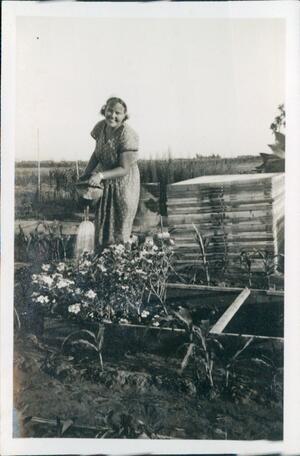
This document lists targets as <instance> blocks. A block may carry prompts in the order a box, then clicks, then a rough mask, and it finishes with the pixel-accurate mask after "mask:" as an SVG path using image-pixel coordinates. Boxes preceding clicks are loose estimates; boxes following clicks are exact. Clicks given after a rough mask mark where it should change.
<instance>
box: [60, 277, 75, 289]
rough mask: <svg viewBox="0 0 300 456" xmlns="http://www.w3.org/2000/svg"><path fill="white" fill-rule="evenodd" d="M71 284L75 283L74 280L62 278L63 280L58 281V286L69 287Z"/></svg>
mask: <svg viewBox="0 0 300 456" xmlns="http://www.w3.org/2000/svg"><path fill="white" fill-rule="evenodd" d="M70 285H74V282H73V280H68V279H61V280H60V281H59V282H58V283H57V288H67V287H69V286H70Z"/></svg>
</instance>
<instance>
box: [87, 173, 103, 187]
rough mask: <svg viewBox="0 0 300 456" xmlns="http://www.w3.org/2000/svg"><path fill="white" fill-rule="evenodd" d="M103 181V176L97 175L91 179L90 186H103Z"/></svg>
mask: <svg viewBox="0 0 300 456" xmlns="http://www.w3.org/2000/svg"><path fill="white" fill-rule="evenodd" d="M102 180H103V174H102V173H96V174H93V175H92V176H91V177H90V178H89V184H90V185H91V186H92V187H98V186H99V185H100V184H101V181H102Z"/></svg>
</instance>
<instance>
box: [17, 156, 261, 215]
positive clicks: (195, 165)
mask: <svg viewBox="0 0 300 456" xmlns="http://www.w3.org/2000/svg"><path fill="white" fill-rule="evenodd" d="M86 164H87V163H86V162H84V161H80V162H78V168H79V174H81V173H82V172H83V170H84V168H85V166H86ZM260 164H261V158H260V157H256V156H240V157H235V158H221V157H220V156H218V155H213V156H209V157H205V156H201V155H197V156H196V157H195V158H190V159H188V158H182V159H181V158H177V159H173V158H168V159H160V160H157V159H149V160H139V168H140V173H141V182H142V184H147V183H157V184H158V185H159V194H160V197H159V203H160V204H159V205H160V210H161V213H162V214H163V215H165V213H166V199H167V186H168V185H169V184H172V183H174V182H179V181H181V180H186V179H191V178H193V177H198V176H205V175H217V174H241V173H251V172H255V168H256V167H257V166H258V165H260ZM40 166H41V168H40V173H41V193H40V195H39V198H37V185H38V174H37V163H36V162H34V161H21V162H18V163H16V178H15V184H16V208H17V212H18V208H19V209H20V211H24V210H25V208H26V207H32V208H34V207H37V200H39V202H40V204H39V205H38V206H39V210H40V209H41V208H42V209H43V212H45V211H47V210H48V209H47V204H48V203H49V205H51V207H52V208H53V211H54V212H55V211H58V208H59V206H61V207H62V209H61V211H62V213H64V207H65V206H66V208H67V209H68V210H75V207H76V198H75V186H74V185H75V183H76V180H77V171H76V163H75V162H74V161H61V162H55V161H52V160H47V161H43V162H41V163H40ZM27 212H30V210H28V211H27ZM24 215H25V214H24Z"/></svg>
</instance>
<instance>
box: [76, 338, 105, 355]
mask: <svg viewBox="0 0 300 456" xmlns="http://www.w3.org/2000/svg"><path fill="white" fill-rule="evenodd" d="M71 345H75V346H76V345H81V346H83V347H84V348H89V349H91V350H94V351H95V352H97V353H98V349H97V347H96V346H95V345H94V344H92V343H91V342H89V341H88V340H85V339H78V340H73V341H72V342H71Z"/></svg>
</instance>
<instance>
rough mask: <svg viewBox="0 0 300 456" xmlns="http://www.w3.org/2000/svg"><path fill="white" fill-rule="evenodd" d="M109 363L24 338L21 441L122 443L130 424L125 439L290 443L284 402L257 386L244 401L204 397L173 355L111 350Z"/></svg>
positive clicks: (18, 379)
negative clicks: (69, 439) (117, 439)
mask: <svg viewBox="0 0 300 456" xmlns="http://www.w3.org/2000/svg"><path fill="white" fill-rule="evenodd" d="M103 358H104V371H103V372H102V371H101V370H100V368H99V365H98V363H97V361H96V359H94V360H91V359H90V358H87V357H86V358H85V357H84V356H83V357H82V356H80V359H79V358H78V357H77V356H76V354H75V355H74V354H72V353H71V354H70V353H69V354H62V353H61V351H59V350H57V348H56V347H54V346H53V345H49V344H48V343H45V341H43V339H40V338H39V339H37V337H36V336H29V335H27V336H26V335H20V334H19V335H18V336H17V337H16V339H15V359H14V405H15V408H16V411H17V414H16V415H17V416H18V418H19V422H18V423H14V424H15V425H14V429H16V428H18V431H16V432H18V433H19V434H18V436H22V437H60V436H61V437H80V438H84V437H89V438H93V437H106V436H107V437H109V436H110V437H116V436H117V433H118V432H119V431H120V428H121V427H122V426H121V424H122V423H123V428H122V429H123V431H122V432H123V433H122V434H121V436H122V437H125V438H126V437H128V438H132V437H133V438H142V437H144V438H146V437H149V436H150V437H152V438H182V439H187V438H188V439H218V440H224V439H229V440H254V439H268V440H281V439H282V419H283V409H282V398H280V397H279V398H277V399H276V400H275V399H274V398H273V399H270V398H269V397H267V396H266V395H264V394H260V393H259V391H258V390H257V391H256V389H255V388H252V389H251V394H247V392H245V395H244V397H243V395H242V396H241V397H239V399H238V400H237V401H233V400H232V398H230V399H226V398H224V397H220V396H218V397H215V398H213V397H208V396H207V395H205V394H200V395H199V392H197V390H196V388H195V385H194V383H193V382H192V380H191V378H190V377H189V375H180V374H179V366H180V360H178V359H176V358H173V357H171V356H170V355H169V356H159V355H157V354H149V353H137V352H135V353H130V352H129V351H126V352H124V353H121V352H118V353H116V351H114V350H111V351H109V350H108V352H107V353H103ZM32 417H33V418H32ZM124 417H125V418H124ZM124 419H125V421H126V420H127V421H126V422H127V426H126V425H125V426H124ZM43 420H48V421H46V422H45V421H43ZM51 420H52V421H51ZM128 422H129V424H128ZM17 425H18V426H17ZM107 429H108V430H109V431H107ZM124 429H125V430H124ZM141 429H142V430H141ZM108 432H110V434H109V435H108ZM16 436H17V435H16Z"/></svg>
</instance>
